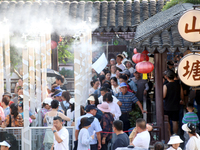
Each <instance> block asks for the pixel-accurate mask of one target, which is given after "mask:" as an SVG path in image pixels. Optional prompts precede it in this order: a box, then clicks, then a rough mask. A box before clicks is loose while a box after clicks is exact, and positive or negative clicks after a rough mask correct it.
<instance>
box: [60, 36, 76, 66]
mask: <svg viewBox="0 0 200 150" xmlns="http://www.w3.org/2000/svg"><path fill="white" fill-rule="evenodd" d="M72 43H73V40H72V39H71V38H70V39H68V38H64V39H63V40H62V41H61V42H60V43H59V44H58V61H59V62H61V63H67V62H73V61H74V54H73V53H72V48H71V46H72Z"/></svg>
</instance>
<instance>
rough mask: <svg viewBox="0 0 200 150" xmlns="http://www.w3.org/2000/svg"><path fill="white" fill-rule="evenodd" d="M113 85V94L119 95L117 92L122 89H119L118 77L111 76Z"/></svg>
mask: <svg viewBox="0 0 200 150" xmlns="http://www.w3.org/2000/svg"><path fill="white" fill-rule="evenodd" d="M111 85H112V86H111V87H112V91H113V94H114V95H117V93H119V92H120V89H119V85H118V81H117V78H116V77H112V78H111Z"/></svg>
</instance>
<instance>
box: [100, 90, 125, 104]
mask: <svg viewBox="0 0 200 150" xmlns="http://www.w3.org/2000/svg"><path fill="white" fill-rule="evenodd" d="M100 92H101V96H100V97H99V98H98V100H99V103H100V104H102V103H103V96H104V95H105V94H106V93H108V92H109V91H108V89H107V88H105V87H102V88H101V89H100ZM112 98H113V103H116V104H118V105H119V106H121V105H122V103H121V102H120V101H119V100H118V99H117V98H116V97H115V96H113V95H112Z"/></svg>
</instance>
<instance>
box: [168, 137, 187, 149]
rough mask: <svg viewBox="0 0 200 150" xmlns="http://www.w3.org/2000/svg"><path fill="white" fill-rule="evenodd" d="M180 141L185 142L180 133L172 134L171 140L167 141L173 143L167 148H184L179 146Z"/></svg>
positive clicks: (169, 143)
mask: <svg viewBox="0 0 200 150" xmlns="http://www.w3.org/2000/svg"><path fill="white" fill-rule="evenodd" d="M180 143H183V141H182V140H181V138H180V137H179V136H178V135H172V136H171V137H170V140H169V142H168V143H167V144H168V145H171V146H170V147H169V148H168V149H167V150H182V149H181V148H180V147H179V146H180Z"/></svg>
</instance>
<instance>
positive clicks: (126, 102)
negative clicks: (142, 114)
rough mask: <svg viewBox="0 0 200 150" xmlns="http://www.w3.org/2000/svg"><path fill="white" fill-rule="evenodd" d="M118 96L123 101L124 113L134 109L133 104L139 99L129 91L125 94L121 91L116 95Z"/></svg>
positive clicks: (122, 108)
mask: <svg viewBox="0 0 200 150" xmlns="http://www.w3.org/2000/svg"><path fill="white" fill-rule="evenodd" d="M116 98H117V99H118V100H119V101H120V102H121V103H122V106H121V107H120V109H121V112H122V113H125V112H130V111H131V110H132V104H133V103H136V102H137V101H138V99H137V97H136V96H135V94H134V93H131V92H127V93H126V94H124V95H123V94H122V92H120V93H119V94H118V95H116Z"/></svg>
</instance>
